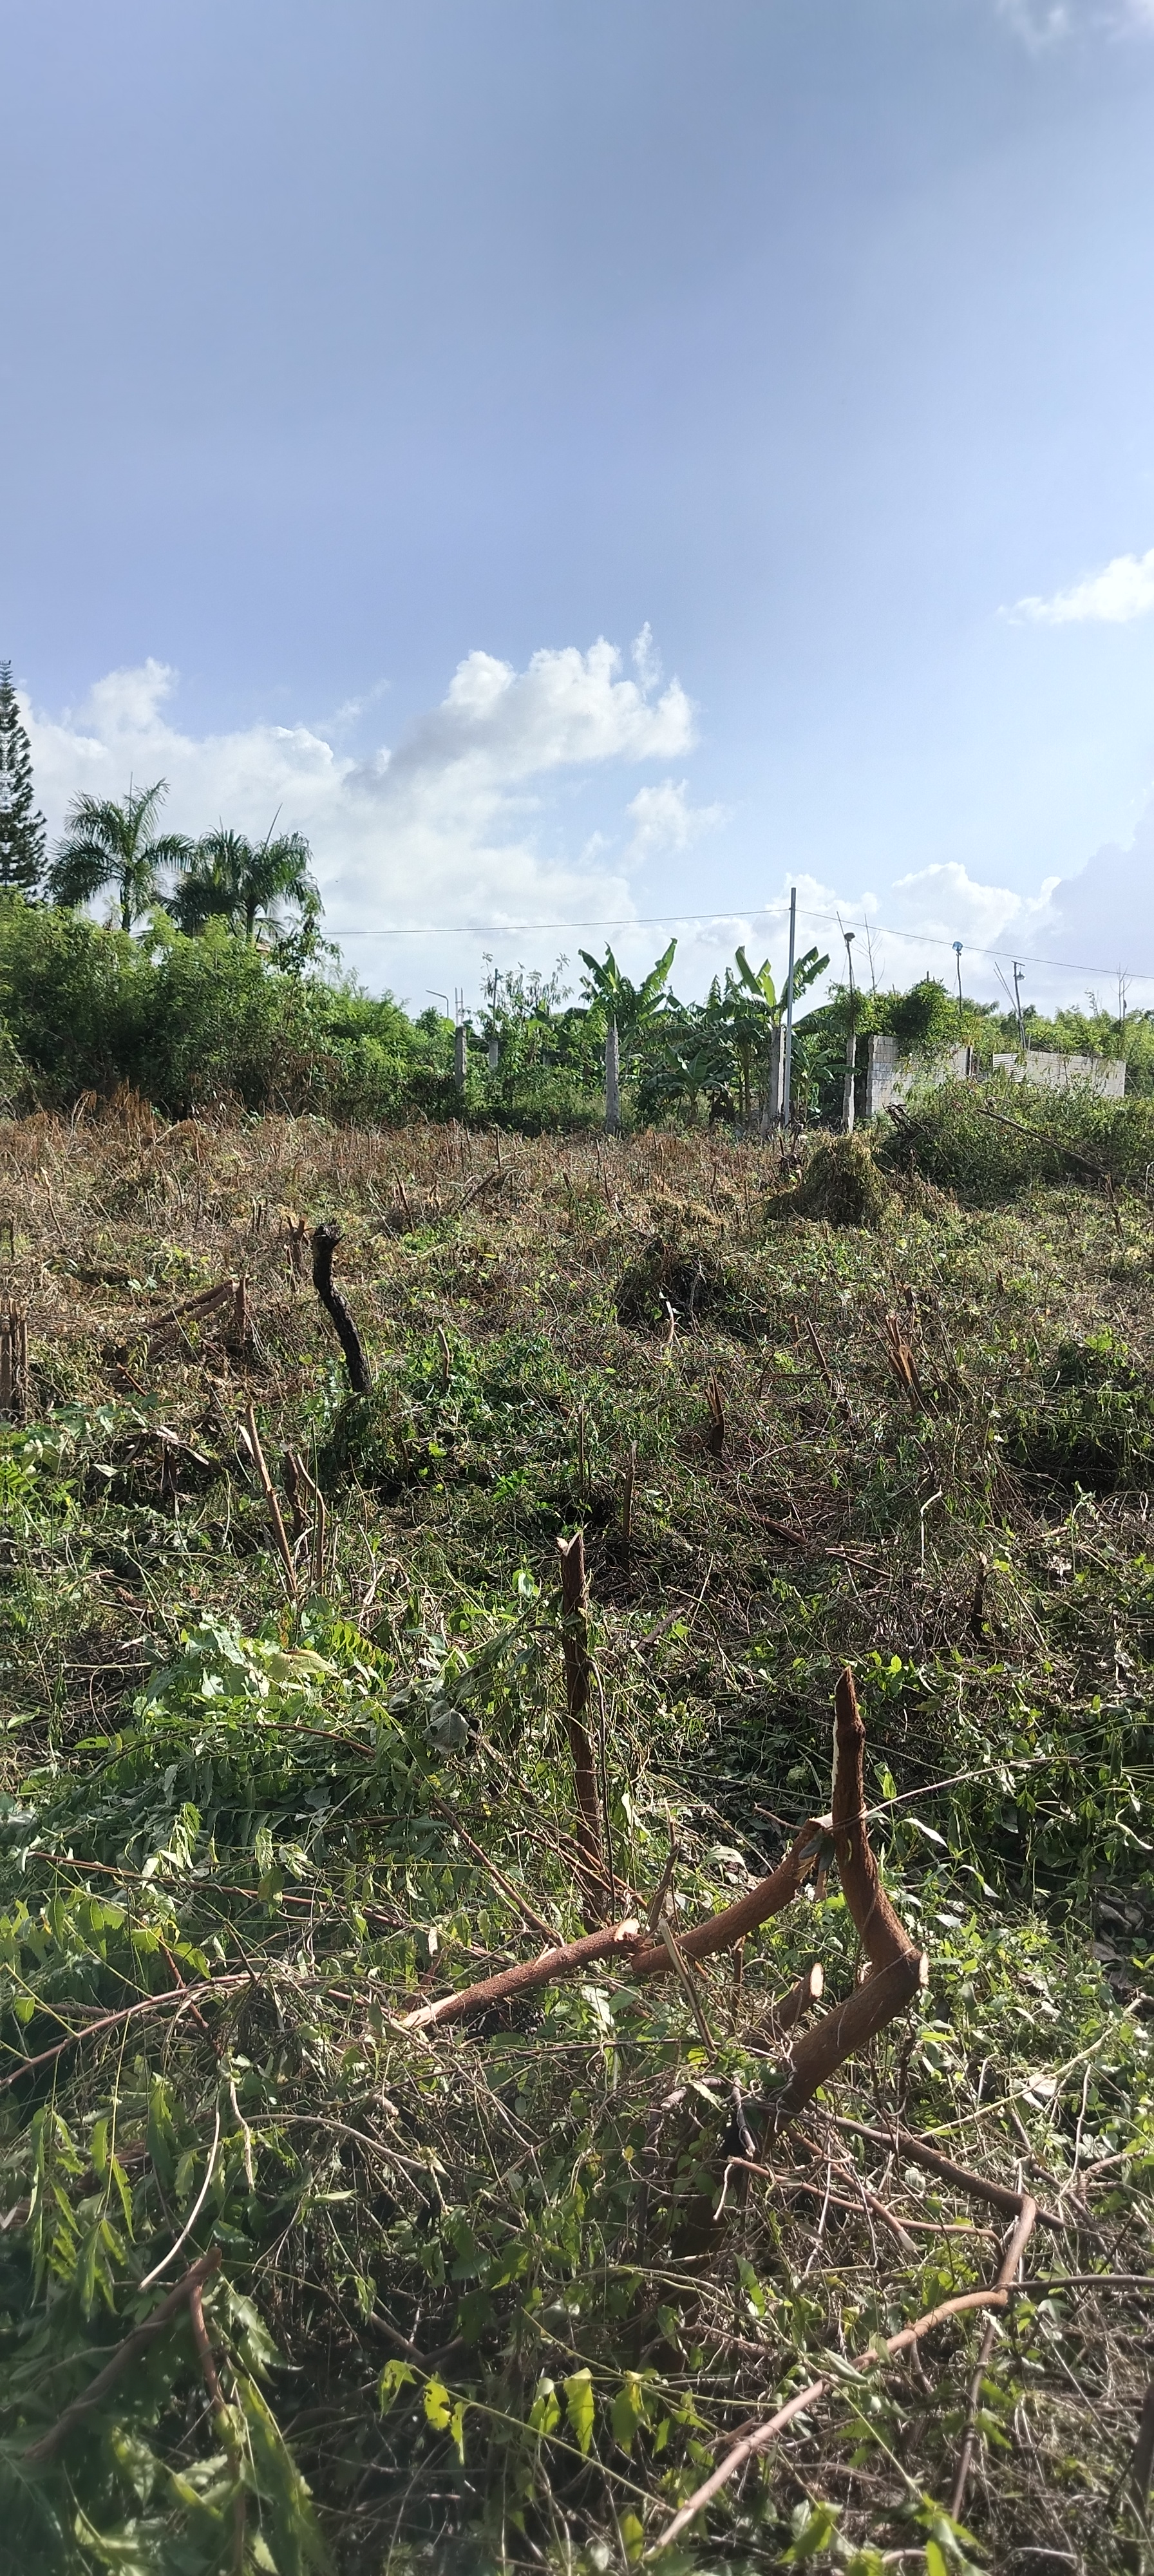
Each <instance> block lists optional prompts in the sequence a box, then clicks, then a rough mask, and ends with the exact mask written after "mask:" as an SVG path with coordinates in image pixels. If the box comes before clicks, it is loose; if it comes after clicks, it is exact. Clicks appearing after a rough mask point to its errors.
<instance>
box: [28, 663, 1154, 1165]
mask: <svg viewBox="0 0 1154 2576" xmlns="http://www.w3.org/2000/svg"><path fill="white" fill-rule="evenodd" d="M164 796H165V782H164V780H163V779H156V780H154V781H153V782H152V783H151V784H150V785H148V786H146V787H142V788H139V789H137V788H135V787H130V789H129V791H128V793H127V794H126V795H125V796H124V797H123V798H121V799H120V800H119V801H117V800H114V799H110V798H100V797H94V796H91V795H80V796H77V797H76V798H75V799H74V800H73V803H72V805H71V806H70V808H69V811H68V815H67V818H66V822H65V828H64V832H63V835H62V837H61V839H60V841H59V843H58V845H57V847H56V848H55V850H54V851H53V852H52V853H51V855H49V853H48V850H47V833H46V827H45V823H44V817H43V815H42V814H41V813H40V812H39V811H38V810H37V807H36V803H35V790H34V782H33V776H32V760H31V753H30V748H29V743H28V737H27V734H26V732H25V730H24V727H23V725H22V723H21V720H20V711H19V705H18V701H17V697H16V692H15V689H14V687H13V684H12V675H11V669H10V666H9V665H7V664H3V665H0V1097H3V1098H4V1099H5V1101H6V1102H7V1104H8V1105H9V1106H10V1107H11V1106H14V1105H16V1104H17V1103H18V1102H20V1103H28V1102H30V1101H31V1100H33V1099H41V1100H44V1101H46V1102H52V1103H54V1104H63V1103H66V1102H68V1101H70V1100H72V1099H74V1098H75V1097H76V1096H77V1095H78V1094H80V1093H82V1092H84V1091H92V1092H97V1093H102V1092H108V1091H109V1090H111V1089H115V1087H116V1085H117V1083H119V1082H127V1083H131V1084H133V1085H135V1086H136V1088H138V1089H139V1090H141V1091H142V1092H144V1093H145V1094H146V1096H147V1097H148V1098H150V1099H152V1100H154V1101H155V1102H156V1103H157V1105H158V1106H160V1107H163V1108H165V1109H167V1110H169V1111H171V1112H172V1113H173V1114H177V1115H181V1114H185V1113H186V1112H187V1111H189V1110H190V1109H194V1108H198V1107H202V1106H204V1105H205V1104H206V1103H207V1102H210V1101H225V1100H228V1101H232V1102H234V1103H236V1104H237V1105H239V1106H241V1107H244V1108H250V1109H262V1108H270V1107H271V1108H275V1107H280V1108H283V1109H286V1110H291V1111H292V1112H293V1113H294V1114H300V1113H301V1112H302V1111H308V1110H316V1111H318V1112H320V1113H321V1114H323V1115H325V1116H332V1117H342V1118H359V1119H368V1120H370V1121H376V1120H389V1119H394V1118H398V1117H404V1116H406V1115H412V1114H414V1113H415V1114H419V1115H425V1116H433V1117H436V1116H460V1115H462V1114H464V1115H466V1116H470V1117H477V1118H481V1119H484V1118H490V1119H494V1120H498V1121H503V1122H505V1123H507V1124H509V1125H512V1126H520V1127H522V1128H524V1129H526V1130H527V1131H529V1132H535V1131H538V1130H540V1129H542V1128H552V1127H576V1126H584V1125H589V1126H592V1125H594V1124H599V1123H600V1122H601V1120H602V1118H603V1117H604V1116H605V1115H606V1111H607V1108H609V1106H610V1102H609V1100H607V1084H608V1086H609V1088H610V1091H611V1094H612V1108H613V1123H615V1121H616V1115H617V1114H618V1094H619V1114H620V1115H621V1116H623V1117H624V1119H625V1120H626V1122H627V1123H634V1122H635V1123H640V1124H651V1123H656V1122H659V1121H661V1120H666V1119H673V1120H677V1121H679V1122H681V1123H685V1124H695V1123H701V1122H703V1121H704V1120H706V1119H712V1120H714V1121H717V1122H722V1123H724V1124H726V1125H732V1126H734V1127H737V1128H740V1129H742V1130H744V1131H745V1132H747V1133H748V1132H751V1131H756V1130H758V1129H759V1128H760V1129H764V1128H765V1126H766V1125H767V1123H768V1122H769V1120H770V1118H771V1117H772V1115H773V1114H774V1090H773V1084H774V1063H775V1048H778V1049H779V1048H780V1035H781V1027H782V1021H783V1017H784V1014H785V1010H786V989H785V979H784V978H783V977H781V976H780V975H776V976H775V973H774V971H773V968H772V966H771V962H770V960H769V959H768V958H765V959H763V960H762V962H761V964H760V965H759V966H755V965H753V964H752V963H751V961H750V959H749V957H748V956H747V954H746V951H745V949H744V948H743V947H739V948H738V950H737V952H736V955H735V958H734V960H733V963H732V965H730V966H728V967H726V968H725V970H724V972H723V973H722V974H720V975H719V976H717V977H715V979H714V981H713V983H712V984H711V986H710V989H709V992H708V993H707V995H706V997H705V999H704V1000H703V1001H700V1002H685V1001H682V1000H680V999H679V997H678V995H677V994H676V992H675V991H674V989H673V985H672V981H671V977H672V970H673V965H674V959H675V956H676V949H677V942H676V940H671V941H670V942H669V945H668V947H667V948H666V949H665V950H664V952H663V954H662V955H661V956H660V957H658V958H657V959H656V961H655V963H654V964H653V966H652V967H651V968H650V969H649V972H648V973H647V974H645V975H643V976H641V977H640V978H639V979H638V980H636V981H634V980H633V979H631V978H630V977H629V976H628V975H627V974H626V973H625V972H624V970H623V969H622V968H621V966H620V965H619V964H618V962H617V959H616V958H615V956H614V954H613V951H612V949H611V948H608V947H607V948H606V951H605V954H604V956H603V957H595V956H594V955H593V954H592V953H591V951H589V950H588V949H582V950H580V951H579V958H580V965H581V968H582V969H583V970H584V971H583V973H582V974H581V977H580V981H579V987H578V989H577V990H576V991H574V989H573V988H572V986H571V985H570V984H569V983H567V981H566V975H567V971H568V961H567V960H566V959H565V958H564V957H562V958H560V959H559V960H558V962H557V965H556V966H555V968H554V969H553V971H552V973H551V974H542V973H540V972H533V971H527V970H526V969H525V968H524V967H522V966H517V967H515V968H501V967H499V966H497V965H496V964H495V962H494V960H493V959H492V958H491V957H487V958H486V959H485V980H484V996H483V1000H482V1003H481V1004H480V1006H479V1007H478V1008H477V1009H476V1010H474V1011H473V1012H472V1013H471V1014H470V1016H469V1019H468V1022H467V1023H466V1024H465V1026H464V1029H463V1031H458V1030H456V1029H455V1028H454V1025H453V1023H452V1022H451V1021H450V1020H449V1019H447V1018H445V1017H444V1016H443V1015H442V1014H441V1013H440V1012H439V1011H436V1010H433V1009H429V1010H426V1011H423V1012H420V1013H419V1014H416V1015H411V1014H410V1013H409V1012H407V1011H406V1010H405V1009H404V1008H402V1006H401V1005H400V1004H399V1003H398V1002H397V1001H395V1000H394V998H393V997H392V996H391V995H389V994H385V995H384V996H382V997H381V998H379V999H374V998H372V997H370V996H369V995H367V994H365V993H363V992H362V991H361V990H360V989H359V987H358V986H357V984H356V981H355V979H354V978H353V977H352V976H351V975H349V974H347V973H345V972H343V971H342V969H341V966H340V961H339V956H338V952H337V950H336V949H335V947H333V946H332V945H331V943H329V942H327V941H326V940H324V939H323V938H322V936H321V929H320V924H321V917H322V903H321V897H320V894H319V892H318V889H317V886H316V883H315V880H314V877H313V874H312V854H311V851H310V848H309V844H308V842H307V840H306V839H305V838H304V836H303V834H301V833H299V832H297V831H285V832H281V833H279V834H278V833H277V832H276V831H275V827H274V829H273V830H272V831H270V832H269V834H268V835H267V836H266V838H265V839H264V840H263V841H259V842H254V841H252V840H251V839H249V838H248V837H247V836H246V835H245V834H243V833H241V832H238V831H236V830H233V829H231V828H229V827H227V826H226V825H224V824H223V823H222V824H221V825H219V826H218V828H217V829H216V830H214V831H211V832H208V833H205V834H202V835H201V836H200V837H199V838H196V839H193V838H190V837H188V836H186V835H184V834H181V833H176V832H166V831H163V830H162V829H161V815H162V806H163V801H164ZM101 895H111V897H112V910H113V918H112V920H111V921H110V922H109V923H108V924H107V925H99V924H97V923H96V922H94V921H93V920H92V919H91V918H89V917H87V915H86V912H85V907H86V906H88V905H90V904H91V903H93V902H94V901H95V900H97V899H98V898H99V897H100V896H101ZM829 962H830V961H829V958H828V956H826V955H824V954H820V953H819V951H818V949H817V948H816V947H811V948H809V949H808V950H807V951H806V952H805V954H804V955H803V956H801V957H799V958H798V959H797V960H796V962H795V966H794V973H793V1002H794V1014H795V1016H794V1035H793V1067H792V1071H793V1080H792V1105H793V1110H794V1114H795V1116H798V1117H800V1118H802V1119H810V1120H827V1119H833V1120H836V1119H837V1117H838V1114H839V1105H840V1102H841V1098H842V1090H843V1084H844V1064H845V1041H846V1036H847V1033H848V1031H849V1030H850V1028H851V1027H852V1028H853V1029H854V1030H855V1031H856V1033H857V1035H858V1036H860V1037H865V1036H868V1034H869V1033H870V1032H871V1031H873V1030H879V1031H885V1032H887V1033H889V1034H890V1035H892V1036H894V1037H895V1038H896V1039H897V1041H898V1045H899V1049H900V1051H901V1052H902V1053H903V1054H904V1055H917V1054H919V1053H921V1054H926V1055H933V1054H938V1053H940V1052H941V1051H942V1050H943V1049H944V1048H946V1047H948V1046H950V1045H951V1044H954V1043H957V1042H958V1041H959V1040H962V1041H964V1042H965V1043H966V1044H967V1045H968V1046H970V1047H973V1048H976V1049H977V1050H978V1053H979V1056H984V1058H985V1059H986V1061H988V1060H989V1057H990V1054H991V1052H992V1050H993V1048H994V1047H995V1046H998V1045H1007V1044H1008V1045H1011V1046H1012V1045H1015V1044H1016V1043H1017V1037H1018V1031H1017V1025H1016V1022H1015V1021H1014V1019H1013V1016H1012V1015H1011V1014H1009V1013H1000V1012H999V1011H998V1009H997V1007H996V1006H995V1005H990V1004H983V1003H978V1002H975V1001H970V1000H966V999H965V998H964V997H961V996H956V995H953V994H950V993H948V992H947V991H946V988H945V986H944V985H943V984H942V983H941V982H939V981H938V979H937V978H935V977H928V976H927V977H923V978H922V979H920V980H919V981H918V982H917V983H915V984H914V985H912V986H910V987H909V988H908V989H907V990H905V991H902V992H898V991H887V992H881V993H879V992H876V991H870V992H866V993H863V992H862V991H861V990H860V989H859V990H857V991H854V990H853V989H852V988H851V987H850V986H849V985H846V986H841V985H835V986H834V987H833V989H832V990H831V991H829V992H827V997H826V999H825V1000H824V1001H823V1002H821V1003H820V1004H818V1005H817V1006H816V1007H814V1006H809V1007H807V1008H805V1009H804V1010H803V1009H799V1007H798V1006H799V1005H800V1004H801V1003H802V1002H803V1001H804V999H805V996H806V995H807V994H808V993H809V992H810V991H811V988H812V987H813V986H814V985H815V984H816V983H817V982H818V981H819V979H820V978H821V977H822V976H823V975H825V973H826V971H827V969H828V967H829ZM1024 1020H1025V1025H1026V1034H1027V1037H1028V1040H1029V1042H1030V1043H1031V1044H1033V1045H1037V1046H1047V1045H1049V1046H1054V1047H1057V1048H1060V1049H1064V1050H1067V1051H1073V1052H1077V1053H1085V1054H1094V1055H1103V1054H1105V1055H1113V1054H1119V1053H1124V1054H1125V1055H1126V1057H1127V1059H1128V1065H1129V1072H1128V1087H1129V1088H1130V1089H1131V1090H1138V1091H1147V1090H1154V1014H1145V1015H1142V1014H1130V1015H1129V1017H1128V1018H1125V1017H1124V1018H1121V1019H1114V1018H1112V1017H1111V1016H1110V1014H1109V1013H1107V1012H1105V1011H1104V1010H1102V1009H1101V1008H1100V1007H1099V1006H1098V1004H1097V1003H1096V1002H1094V1001H1093V1000H1092V999H1091V1003H1090V1007H1089V1009H1088V1010H1086V1011H1083V1012H1074V1011H1065V1012H1060V1013H1058V1014H1056V1015H1055V1016H1054V1018H1052V1019H1049V1020H1046V1019H1043V1018H1042V1017H1041V1016H1040V1015H1039V1014H1038V1012H1037V1011H1036V1010H1030V1009H1027V1010H1026V1012H1025V1014H1024ZM859 1052H860V1055H861V1058H862V1060H863V1062H864V1052H865V1051H864V1048H863V1049H862V1050H860V1051H859Z"/></svg>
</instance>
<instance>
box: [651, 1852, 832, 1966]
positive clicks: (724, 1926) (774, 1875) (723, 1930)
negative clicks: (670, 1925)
mask: <svg viewBox="0 0 1154 2576" xmlns="http://www.w3.org/2000/svg"><path fill="white" fill-rule="evenodd" d="M828 1832H829V1818H828V1816H810V1817H808V1818H807V1820H806V1822H805V1824H804V1825H802V1826H801V1827H800V1828H799V1830H798V1832H797V1833H796V1834H795V1836H794V1839H793V1841H792V1843H791V1844H790V1847H789V1850H788V1851H787V1853H786V1855H785V1858H784V1860H780V1861H779V1862H778V1864H777V1868H776V1869H774V1870H771V1871H770V1873H769V1876H768V1878H759V1880H758V1882H757V1885H756V1887H751V1888H750V1891H749V1894H748V1896H742V1897H739V1899H738V1902H737V1904H736V1905H727V1906H725V1907H724V1908H723V1910H722V1912H721V1913H720V1914H710V1915H708V1916H707V1918H706V1920H705V1922H704V1923H695V1924H693V1926H692V1928H691V1929H690V1930H689V1931H688V1932H679V1933H678V1935H677V1946H678V1949H679V1950H680V1952H681V1955H682V1958H683V1959H707V1958H708V1957H709V1956H710V1954H711V1952H712V1951H714V1950H732V1949H734V1948H735V1947H736V1945H737V1943H738V1942H739V1941H744V1940H745V1938H746V1935H747V1933H749V1932H756V1930H757V1928H758V1925H759V1924H761V1923H767V1922H768V1921H769V1918H770V1916H771V1915H773V1914H780V1913H782V1911H783V1910H784V1908H785V1907H786V1906H787V1905H789V1904H790V1903H791V1901H792V1899H793V1898H794V1897H795V1896H796V1895H797V1892H798V1889H799V1888H800V1887H801V1886H802V1885H803V1883H804V1881H805V1879H806V1878H807V1877H808V1876H809V1874H810V1871H811V1868H812V1865H813V1862H814V1860H815V1858H816V1854H817V1846H818V1844H819V1843H820V1841H821V1838H822V1835H823V1834H827V1833H828ZM668 1967H669V1954H668V1952H667V1951H666V1950H665V1949H664V1948H663V1947H659V1946H658V1945H657V1944H656V1943H654V1944H652V1945H648V1944H647V1945H646V1946H645V1947H644V1948H642V1949H640V1950H638V1951H637V1953H636V1955H635V1957H634V1959H633V1961H632V1972H633V1975H634V1976H635V1977H659V1976H661V1975H663V1974H664V1973H666V1972H667V1971H668Z"/></svg>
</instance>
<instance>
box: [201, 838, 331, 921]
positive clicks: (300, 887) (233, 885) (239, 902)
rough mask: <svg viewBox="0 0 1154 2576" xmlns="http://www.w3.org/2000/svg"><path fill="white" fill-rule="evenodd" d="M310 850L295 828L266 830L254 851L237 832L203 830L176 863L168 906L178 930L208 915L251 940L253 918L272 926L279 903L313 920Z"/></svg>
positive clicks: (315, 898)
mask: <svg viewBox="0 0 1154 2576" xmlns="http://www.w3.org/2000/svg"><path fill="white" fill-rule="evenodd" d="M311 860H312V852H311V850H310V848H309V845H308V842H307V841H306V840H305V838H304V836H303V834H302V833H300V832H284V833H282V835H281V837H280V839H279V840H278V841H274V840H273V838H272V835H271V833H270V834H269V836H268V838H267V839H266V840H263V841H262V842H261V843H260V844H259V846H258V847H257V848H255V849H254V847H253V844H252V842H251V841H249V840H246V839H245V836H244V833H243V832H230V831H226V830H225V828H224V826H223V824H222V825H221V828H220V830H219V831H217V832H206V833H205V836H204V838H203V840H200V841H198V842H197V843H196V845H195V847H194V848H192V849H190V850H189V851H188V853H187V855H186V857H185V858H183V859H182V860H181V861H180V862H179V864H180V867H181V869H182V872H183V883H182V884H181V885H179V886H178V887H177V890H176V893H175V894H174V896H173V897H172V901H171V905H170V907H169V908H170V910H171V912H172V914H173V917H174V919H175V920H176V921H177V922H178V923H179V925H180V928H181V929H182V930H187V931H198V930H203V929H204V926H205V923H206V922H207V921H211V920H213V919H214V918H215V919H217V920H223V921H227V922H228V924H229V926H230V928H231V929H233V930H242V931H243V932H244V936H245V938H246V939H247V940H248V941H250V942H252V941H255V939H256V936H257V923H258V921H261V922H264V923H265V924H267V925H268V927H269V928H270V929H275V928H276V926H277V923H278V918H279V914H280V910H281V906H282V905H283V904H286V903H287V904H291V905H292V906H293V907H294V909H295V910H296V911H297V912H298V913H301V914H303V916H304V919H305V922H306V924H308V923H309V922H312V921H315V920H316V918H317V915H318V914H319V912H320V909H321V899H320V895H319V894H318V892H317V889H316V886H315V885H314V884H313V881H312V878H311V876H310V875H309V867H310V864H311Z"/></svg>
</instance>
